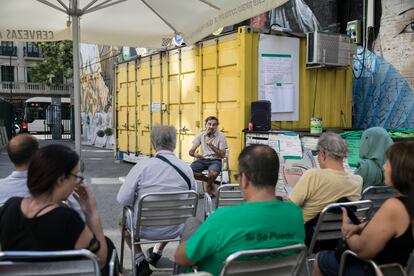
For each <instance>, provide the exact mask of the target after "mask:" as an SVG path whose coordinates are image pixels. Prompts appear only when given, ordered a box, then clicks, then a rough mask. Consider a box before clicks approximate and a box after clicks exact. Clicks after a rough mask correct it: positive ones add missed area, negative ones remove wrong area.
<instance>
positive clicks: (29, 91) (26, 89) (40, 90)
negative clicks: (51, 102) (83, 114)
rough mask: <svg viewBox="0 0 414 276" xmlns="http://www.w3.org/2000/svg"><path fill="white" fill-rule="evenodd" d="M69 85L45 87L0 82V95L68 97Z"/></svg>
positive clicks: (33, 83) (38, 84)
mask: <svg viewBox="0 0 414 276" xmlns="http://www.w3.org/2000/svg"><path fill="white" fill-rule="evenodd" d="M70 88H71V85H69V84H52V85H51V86H47V85H45V84H43V83H35V82H7V81H4V82H0V94H7V95H9V94H10V93H12V94H25V95H39V96H46V95H49V94H52V95H67V96H68V95H69V94H70Z"/></svg>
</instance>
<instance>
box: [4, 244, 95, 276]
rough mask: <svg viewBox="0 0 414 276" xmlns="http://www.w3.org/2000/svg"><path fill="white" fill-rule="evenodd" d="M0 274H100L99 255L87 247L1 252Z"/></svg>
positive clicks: (84, 275)
mask: <svg viewBox="0 0 414 276" xmlns="http://www.w3.org/2000/svg"><path fill="white" fill-rule="evenodd" d="M0 275H10V276H13V275H34V276H37V275H82V276H92V275H95V276H99V275H101V271H100V269H99V264H98V259H97V257H96V256H95V255H94V254H93V253H92V252H90V251H89V250H86V249H81V250H65V251H4V252H0Z"/></svg>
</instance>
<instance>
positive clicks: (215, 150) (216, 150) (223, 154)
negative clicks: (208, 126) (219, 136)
mask: <svg viewBox="0 0 414 276" xmlns="http://www.w3.org/2000/svg"><path fill="white" fill-rule="evenodd" d="M213 140H214V139H211V140H210V141H208V143H207V145H208V146H209V147H210V149H212V150H213V151H214V153H215V154H217V155H218V156H219V157H220V158H224V157H225V156H226V149H224V150H221V149H219V148H218V147H216V146H215V145H213Z"/></svg>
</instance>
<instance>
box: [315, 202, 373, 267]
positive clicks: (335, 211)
mask: <svg viewBox="0 0 414 276" xmlns="http://www.w3.org/2000/svg"><path fill="white" fill-rule="evenodd" d="M342 206H348V207H349V208H351V209H353V210H354V213H355V215H356V216H357V217H359V218H367V216H368V215H369V214H370V211H371V209H372V207H373V204H372V202H371V201H370V200H361V201H353V202H344V203H334V204H330V205H328V206H326V207H325V208H324V209H323V210H322V212H321V214H320V215H319V219H318V222H317V223H316V226H315V230H314V232H313V235H312V240H311V242H310V244H309V250H308V254H309V257H310V258H309V260H310V261H311V260H313V258H311V256H312V255H313V254H314V253H316V252H313V251H314V249H315V245H316V243H317V242H320V241H329V240H330V241H335V240H338V239H340V238H341V237H342V235H341V227H342V211H341V207H342Z"/></svg>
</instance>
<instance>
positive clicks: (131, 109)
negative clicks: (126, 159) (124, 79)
mask: <svg viewBox="0 0 414 276" xmlns="http://www.w3.org/2000/svg"><path fill="white" fill-rule="evenodd" d="M135 67H136V61H131V62H129V63H128V124H127V126H128V152H130V153H138V151H139V149H138V143H137V140H138V137H137V88H136V78H137V76H136V75H137V74H136V69H135Z"/></svg>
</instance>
